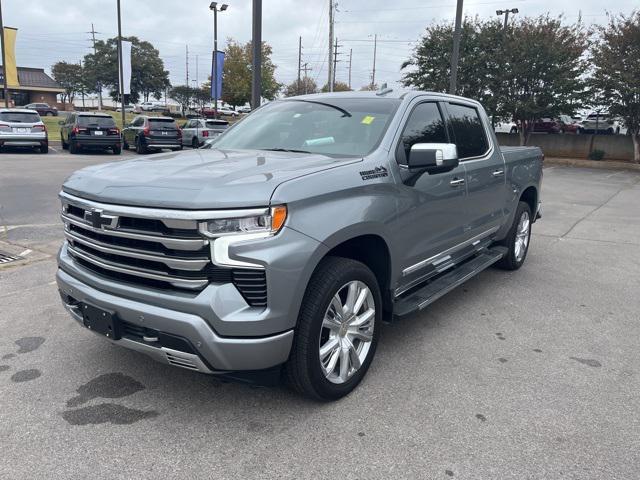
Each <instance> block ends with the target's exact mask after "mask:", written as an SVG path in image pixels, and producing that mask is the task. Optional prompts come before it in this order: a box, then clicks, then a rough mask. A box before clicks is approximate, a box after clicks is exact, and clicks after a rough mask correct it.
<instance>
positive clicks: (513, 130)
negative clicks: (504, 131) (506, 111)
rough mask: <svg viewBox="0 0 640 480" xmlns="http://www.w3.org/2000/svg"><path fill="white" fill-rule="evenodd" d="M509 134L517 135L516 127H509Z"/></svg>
mask: <svg viewBox="0 0 640 480" xmlns="http://www.w3.org/2000/svg"><path fill="white" fill-rule="evenodd" d="M509 133H511V134H514V133H518V128H517V127H511V130H509Z"/></svg>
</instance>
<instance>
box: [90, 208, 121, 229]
mask: <svg viewBox="0 0 640 480" xmlns="http://www.w3.org/2000/svg"><path fill="white" fill-rule="evenodd" d="M84 220H85V221H86V222H89V223H90V224H91V225H92V226H93V228H104V227H109V228H116V227H117V226H118V217H116V216H115V215H106V214H105V213H103V211H102V210H99V209H94V210H85V212H84Z"/></svg>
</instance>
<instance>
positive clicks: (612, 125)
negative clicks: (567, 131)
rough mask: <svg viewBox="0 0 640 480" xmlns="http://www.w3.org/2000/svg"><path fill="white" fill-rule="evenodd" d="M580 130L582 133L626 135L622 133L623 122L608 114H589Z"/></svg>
mask: <svg viewBox="0 0 640 480" xmlns="http://www.w3.org/2000/svg"><path fill="white" fill-rule="evenodd" d="M580 128H581V131H582V133H607V134H609V135H612V134H620V133H625V132H622V128H623V127H622V122H620V120H618V119H617V118H613V117H612V116H610V115H609V114H608V113H606V112H600V113H598V112H595V113H591V114H589V115H588V116H587V118H586V120H583V121H582V124H581V125H580Z"/></svg>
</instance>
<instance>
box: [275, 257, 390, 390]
mask: <svg viewBox="0 0 640 480" xmlns="http://www.w3.org/2000/svg"><path fill="white" fill-rule="evenodd" d="M381 319H382V296H381V294H380V288H379V286H378V282H377V280H376V277H375V275H374V274H373V273H372V272H371V270H370V269H369V268H367V266H366V265H364V264H362V263H360V262H357V261H355V260H351V259H347V258H341V257H327V258H326V259H324V260H323V261H322V262H321V263H320V265H319V266H318V268H317V269H316V271H315V272H314V274H313V276H312V277H311V280H310V281H309V285H308V286H307V290H306V292H305V295H304V299H303V303H302V307H301V309H300V314H299V316H298V325H297V328H296V332H295V337H294V340H293V346H292V348H291V356H290V358H289V361H288V362H287V364H286V368H285V370H286V375H287V380H288V382H289V384H290V385H291V386H292V387H293V388H294V389H295V390H297V391H298V392H299V393H302V394H303V395H306V396H308V397H311V398H313V399H316V400H322V401H328V400H337V399H338V398H341V397H343V396H345V395H347V394H348V393H350V392H351V391H352V390H353V389H354V388H356V386H357V385H358V384H359V383H360V381H361V380H362V378H363V377H364V376H365V374H366V373H367V370H368V368H369V365H370V364H371V361H372V360H373V356H374V355H375V351H376V346H377V343H378V335H379V331H380V322H381Z"/></svg>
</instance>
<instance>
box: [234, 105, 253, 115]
mask: <svg viewBox="0 0 640 480" xmlns="http://www.w3.org/2000/svg"><path fill="white" fill-rule="evenodd" d="M236 112H238V113H251V107H250V106H248V105H245V106H243V107H238V108H236Z"/></svg>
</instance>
